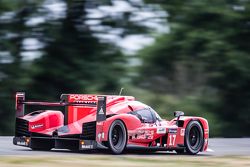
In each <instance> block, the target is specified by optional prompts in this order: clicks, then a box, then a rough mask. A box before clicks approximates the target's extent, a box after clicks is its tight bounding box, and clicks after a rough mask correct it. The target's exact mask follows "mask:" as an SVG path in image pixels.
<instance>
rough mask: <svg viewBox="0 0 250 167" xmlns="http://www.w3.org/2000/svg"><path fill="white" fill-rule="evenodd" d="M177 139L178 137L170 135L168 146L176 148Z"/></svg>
mask: <svg viewBox="0 0 250 167" xmlns="http://www.w3.org/2000/svg"><path fill="white" fill-rule="evenodd" d="M175 139H176V135H172V134H170V135H169V143H168V145H169V146H174V145H175Z"/></svg>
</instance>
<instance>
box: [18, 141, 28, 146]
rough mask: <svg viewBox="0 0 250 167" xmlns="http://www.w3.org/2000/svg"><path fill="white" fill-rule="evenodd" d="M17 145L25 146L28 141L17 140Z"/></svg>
mask: <svg viewBox="0 0 250 167" xmlns="http://www.w3.org/2000/svg"><path fill="white" fill-rule="evenodd" d="M17 145H21V146H27V145H28V143H26V142H25V141H18V142H17Z"/></svg>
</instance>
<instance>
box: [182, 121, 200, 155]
mask: <svg viewBox="0 0 250 167" xmlns="http://www.w3.org/2000/svg"><path fill="white" fill-rule="evenodd" d="M203 144H204V137H203V130H202V127H201V125H200V123H199V122H198V121H190V122H189V123H188V125H187V127H186V132H185V146H186V151H187V153H188V154H197V153H198V152H199V151H200V150H201V148H202V146H203Z"/></svg>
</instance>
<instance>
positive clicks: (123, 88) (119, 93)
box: [119, 88, 124, 96]
mask: <svg viewBox="0 0 250 167" xmlns="http://www.w3.org/2000/svg"><path fill="white" fill-rule="evenodd" d="M123 89H124V88H121V89H120V93H119V96H121V94H122V91H123Z"/></svg>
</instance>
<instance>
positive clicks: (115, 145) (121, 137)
mask: <svg viewBox="0 0 250 167" xmlns="http://www.w3.org/2000/svg"><path fill="white" fill-rule="evenodd" d="M126 145H127V131H126V127H125V125H124V124H123V122H122V121H121V120H115V121H114V122H113V123H112V124H111V126H110V128H109V133H108V147H109V149H110V151H111V152H112V153H113V154H121V153H122V152H123V151H124V149H125V148H126Z"/></svg>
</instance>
